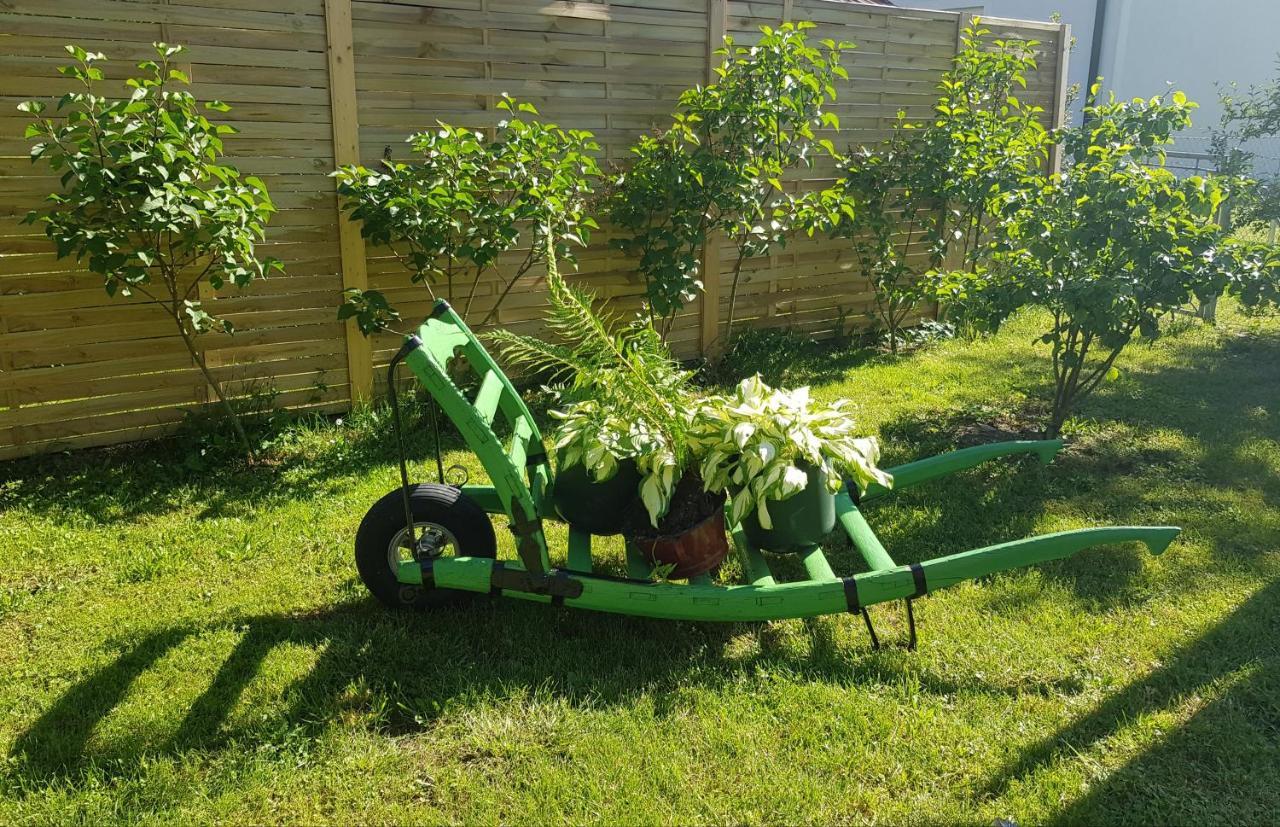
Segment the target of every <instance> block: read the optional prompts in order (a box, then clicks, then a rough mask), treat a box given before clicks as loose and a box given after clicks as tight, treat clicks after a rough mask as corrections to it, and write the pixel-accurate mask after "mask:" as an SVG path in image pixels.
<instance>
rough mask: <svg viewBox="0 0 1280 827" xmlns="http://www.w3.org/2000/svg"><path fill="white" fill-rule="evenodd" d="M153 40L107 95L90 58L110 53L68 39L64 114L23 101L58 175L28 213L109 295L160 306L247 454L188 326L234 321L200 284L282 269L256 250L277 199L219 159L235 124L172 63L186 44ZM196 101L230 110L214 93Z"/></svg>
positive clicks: (40, 155) (224, 325)
mask: <svg viewBox="0 0 1280 827" xmlns="http://www.w3.org/2000/svg"><path fill="white" fill-rule="evenodd" d="M155 49H156V54H157V59H155V60H146V61H143V62H142V63H139V64H138V68H139V69H140V70H142V71H143V72H144V73H145V74H144V75H143V76H141V77H138V78H131V79H129V80H127V81H126V82H125V85H126V86H127V87H128V89H130V90H132V91H131V92H130V94H129V96H128V97H127V98H125V99H113V98H108V97H105V96H103V95H100V94H98V92H97V91H96V89H97V87H96V85H95V84H97V83H99V82H100V81H102V79H103V73H102V70H101V69H100V68H99V67H98V65H97V64H99V63H101V62H103V61H105V60H106V57H105V56H104V55H102V54H98V53H90V52H86V51H85V50H84V49H82V48H80V47H78V46H68V47H67V51H68V53H70V54H71V55H72V57H74V58H75V60H76V62H75V63H74V64H72V65H69V66H64V67H62V68H61V69H59V71H60V72H61V73H62V74H63V75H66V76H68V77H72V78H75V79H76V80H78V81H80V82H81V84H82V87H83V88H82V89H81V90H79V91H75V92H71V93H68V94H66V95H64V96H62V98H61V99H59V100H58V103H57V106H56V110H57V112H58V113H59V114H60V115H62V118H61V120H60V121H55V120H53V119H51V118H49V117H45V116H44V112H45V111H46V106H45V105H44V104H43V103H40V102H39V101H28V102H26V103H23V104H20V105H19V107H18V108H19V110H21V111H23V112H28V113H31V114H33V115H36V116H38V120H36V122H34V123H32V124H31V125H29V126H28V127H27V130H26V137H27V138H29V139H34V140H36V141H37V143H36V144H35V145H34V146H33V147H32V149H31V158H32V161H33V162H34V161H45V162H47V163H48V164H49V167H50V168H51V169H52V170H54V171H55V172H60V173H61V174H62V178H61V183H62V191H61V192H57V193H53V194H52V195H50V196H49V199H48V200H49V202H50V206H49V208H48V209H47V210H44V211H40V212H32V213H31V214H29V215H28V216H27V218H26V221H27V222H28V223H35V222H37V221H39V222H42V223H43V224H44V230H45V234H46V235H48V236H49V238H50V239H51V240H52V241H53V243H54V246H55V247H56V249H57V252H58V257H59V258H62V257H66V256H74V257H75V258H76V259H77V260H81V261H84V262H85V263H86V265H87V266H88V268H89V269H90V270H92V271H93V272H95V273H98V274H100V275H101V276H102V277H103V285H104V287H105V288H106V291H107V294H108V295H111V296H114V295H116V294H117V293H119V294H121V295H125V296H129V295H133V294H135V293H136V294H139V295H141V296H144V297H146V298H147V299H148V300H149V301H151V302H153V303H154V304H156V305H157V306H159V307H161V308H163V309H164V311H165V312H166V313H167V314H168V315H169V316H170V317H171V318H172V319H173V321H174V323H175V325H176V326H177V329H178V333H179V334H180V335H181V337H182V340H183V342H184V343H185V344H186V346H187V349H188V350H189V351H190V353H191V358H192V360H193V361H194V362H195V363H196V365H197V366H198V367H199V368H200V370H201V371H202V372H203V373H204V376H205V379H206V380H207V381H208V383H209V385H210V386H211V387H212V388H213V389H214V390H215V392H216V394H217V396H218V398H219V400H221V403H222V405H223V407H224V409H225V411H226V413H227V414H228V415H229V416H230V417H231V419H232V421H233V422H236V423H237V431H238V432H239V434H240V437H241V442H242V444H243V447H244V448H245V450H246V451H247V452H249V453H252V450H251V448H250V445H249V441H248V439H247V437H245V435H244V433H243V429H242V428H240V427H239V425H238V420H237V419H236V417H235V415H234V411H233V410H232V408H231V406H230V404H229V403H228V402H227V400H226V397H225V395H224V394H223V391H222V387H221V384H220V383H219V382H218V380H217V379H216V378H215V377H214V376H213V374H211V373H210V372H209V370H208V368H207V367H206V365H205V360H204V355H203V352H202V351H201V350H200V349H199V348H197V347H196V346H195V343H194V337H195V335H196V334H199V333H202V332H205V331H207V330H210V329H214V328H217V329H219V330H223V331H226V332H231V330H232V324H231V322H230V321H229V320H226V319H219V318H217V317H215V316H214V315H212V314H211V313H210V312H209V311H208V309H207V308H206V307H205V305H204V304H203V303H202V302H201V301H200V285H201V284H202V283H208V285H209V286H211V287H212V288H213V289H215V290H217V289H221V288H222V287H223V285H224V284H227V283H231V284H234V285H236V286H239V287H243V286H245V285H247V284H248V283H249V282H251V281H252V280H253V279H255V278H259V277H262V276H264V275H266V273H267V272H268V271H270V270H277V269H281V264H280V262H279V261H277V260H275V259H272V258H259V257H258V255H257V254H256V251H255V249H254V245H255V243H256V242H258V241H260V240H262V239H263V237H264V235H265V233H266V224H267V220H268V219H269V218H270V216H271V214H272V213H273V212H275V207H274V205H273V204H272V203H271V199H270V197H269V196H268V195H267V190H266V187H265V186H263V184H262V182H261V181H260V180H259V179H257V178H254V177H252V176H250V177H246V178H243V179H242V178H241V177H240V173H239V172H238V171H237V170H236V169H235V167H232V166H229V165H227V164H222V163H219V161H218V158H219V156H220V155H222V151H223V146H222V136H224V135H228V134H231V133H233V132H235V129H234V128H233V127H230V126H227V125H223V124H214V123H212V122H211V121H210V120H209V119H208V117H206V116H205V115H204V114H203V113H202V112H201V111H200V107H199V106H198V105H197V103H196V100H195V98H194V97H193V96H192V95H191V93H190V92H188V91H186V90H185V89H183V88H182V87H184V86H186V85H187V84H188V82H189V81H188V79H187V77H186V75H184V74H183V73H182V72H180V71H179V70H177V69H174V68H171V67H170V65H169V61H170V59H171V58H172V57H173V56H174V55H177V54H178V53H179V52H181V51H182V48H181V47H180V46H168V45H166V44H164V43H157V44H155ZM204 108H205V109H207V110H209V111H212V112H219V113H225V112H227V111H229V110H230V107H229V106H227V105H226V104H223V103H220V102H218V101H214V102H211V103H207V104H205V106H204Z"/></svg>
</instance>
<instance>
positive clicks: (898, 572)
mask: <svg viewBox="0 0 1280 827" xmlns="http://www.w3.org/2000/svg"><path fill="white" fill-rule="evenodd" d="M1178 531H1179V529H1177V528H1174V527H1170V526H1161V527H1141V526H1121V527H1109V528H1084V529H1079V530H1076V531H1061V532H1058V533H1056V534H1046V535H1044V536H1041V537H1031V538H1028V539H1025V540H1015V541H1013V542H1011V543H1001V544H999V545H994V546H988V547H986V548H980V549H975V550H973V551H966V552H962V553H960V554H952V555H949V556H947V557H939V558H937V559H936V560H928V561H926V562H924V563H921V564H920V568H921V569H922V570H923V572H924V577H925V583H926V586H927V588H928V590H929V591H936V590H937V589H942V588H946V587H947V586H951V585H954V584H956V583H959V582H961V581H963V580H971V579H974V578H978V577H982V576H984V575H988V574H993V573H995V572H998V571H1005V570H1007V569H1012V568H1017V567H1020V566H1027V565H1032V564H1035V563H1040V562H1044V561H1046V560H1056V559H1059V558H1062V557H1069V556H1071V555H1072V554H1075V553H1076V552H1078V551H1080V550H1082V549H1085V548H1089V547H1091V546H1098V545H1107V544H1112V543H1124V542H1132V541H1138V542H1142V543H1145V544H1146V545H1147V547H1148V548H1149V549H1150V550H1151V551H1152V552H1153V553H1155V554H1159V553H1160V552H1162V551H1164V549H1165V547H1166V546H1168V545H1169V543H1170V542H1171V541H1172V540H1173V538H1174V537H1175V536H1177V534H1178ZM493 562H494V561H492V560H489V559H487V558H479V557H453V558H444V559H441V560H437V561H436V562H435V563H434V565H433V566H432V577H433V578H434V581H435V585H437V586H440V587H443V588H450V589H463V590H466V591H475V592H487V591H489V586H490V578H491V576H492V571H493ZM505 565H506V566H507V567H508V568H516V567H517V564H516V563H514V562H511V561H508V562H506V563H505ZM566 576H568V577H570V578H571V579H573V580H575V581H578V582H580V583H581V584H582V594H581V595H580V596H579V597H575V598H569V599H566V600H565V605H567V606H574V607H577V608H582V609H594V610H596V611H602V612H616V613H618V614H627V615H639V616H643V617H656V618H665V619H672V620H719V621H755V620H780V619H783V618H794V617H814V616H817V615H823V614H839V613H841V612H846V611H848V610H849V603H848V600H847V597H846V586H845V584H846V582H847V581H853V583H855V584H856V586H857V593H858V600H859V602H860V603H861V605H863V606H870V605H873V604H876V603H884V602H887V601H890V600H900V599H902V598H905V597H911V596H912V595H914V594H915V592H916V583H915V576H914V575H913V573H912V570H911V567H910V566H898V567H896V568H893V569H885V570H881V571H871V572H865V573H863V574H859V575H855V576H854V577H852V578H845V579H844V580H804V581H800V582H795V583H777V584H772V585H761V586H754V585H752V586H712V585H685V584H679V583H641V582H636V581H634V580H622V579H615V578H604V577H590V576H582V575H579V574H574V573H570V574H568V575H566ZM399 579H400V580H401V582H404V583H421V582H422V570H421V568H420V567H419V566H418V564H417V563H416V562H412V561H409V562H404V563H401V564H400V571H399ZM503 594H504V595H506V596H508V597H519V598H523V599H526V600H536V601H541V602H547V601H549V600H550V598H548V597H547V596H546V595H539V594H532V593H528V592H520V591H513V590H510V589H507V590H504V591H503Z"/></svg>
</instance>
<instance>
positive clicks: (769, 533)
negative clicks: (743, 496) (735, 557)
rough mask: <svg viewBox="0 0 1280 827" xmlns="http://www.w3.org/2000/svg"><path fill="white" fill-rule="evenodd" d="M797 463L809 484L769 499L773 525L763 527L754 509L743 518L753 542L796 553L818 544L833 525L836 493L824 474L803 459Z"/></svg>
mask: <svg viewBox="0 0 1280 827" xmlns="http://www.w3.org/2000/svg"><path fill="white" fill-rule="evenodd" d="M796 467H797V468H799V469H800V470H802V471H804V472H806V473H807V474H808V475H809V484H808V485H806V486H805V488H804V490H803V491H801V492H799V493H797V494H795V495H794V496H791V497H788V498H787V499H785V500H769V516H770V517H771V518H772V519H773V528H770V529H766V528H763V527H762V526H761V525H760V519H759V518H758V517H757V516H756V512H755V511H754V510H753V511H750V512H748V513H747V515H746V516H745V517H743V518H742V531H743V533H744V534H746V535H747V539H748V540H750V541H751V544H752V545H753V546H756V547H757V548H762V549H766V550H768V551H772V552H774V553H775V554H798V553H799V552H802V551H808V550H809V549H811V548H815V547H816V546H818V544H820V543H821V542H822V538H823V537H825V536H827V534H828V533H830V532H831V530H832V529H833V528H835V527H836V497H835V495H834V494H832V493H831V492H830V491H828V490H827V475H826V474H824V473H822V471H821V470H819V469H817V468H814V467H813V466H812V465H808V464H805V463H796Z"/></svg>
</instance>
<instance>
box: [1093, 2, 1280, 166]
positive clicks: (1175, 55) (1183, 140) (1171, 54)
mask: <svg viewBox="0 0 1280 827" xmlns="http://www.w3.org/2000/svg"><path fill="white" fill-rule="evenodd" d="M1108 18H1109V19H1108V20H1107V25H1106V31H1105V32H1104V37H1103V48H1102V59H1101V61H1100V64H1099V73H1100V74H1101V75H1102V76H1103V77H1104V79H1105V81H1104V84H1103V87H1104V88H1105V89H1111V90H1115V93H1116V94H1117V95H1120V96H1123V97H1134V96H1141V97H1149V96H1151V95H1157V94H1160V93H1162V92H1164V91H1166V90H1168V89H1181V90H1182V91H1183V92H1186V93H1187V97H1189V98H1191V99H1192V100H1194V101H1196V102H1197V103H1199V104H1200V108H1199V109H1198V110H1196V113H1195V116H1194V124H1193V125H1192V127H1191V129H1189V130H1187V132H1186V133H1184V135H1183V136H1182V137H1180V138H1179V140H1178V149H1180V150H1183V151H1191V152H1198V151H1202V150H1203V149H1204V148H1206V147H1207V138H1208V134H1209V132H1210V131H1211V130H1212V129H1213V128H1214V127H1216V126H1217V125H1218V121H1219V119H1220V118H1221V116H1222V106H1221V104H1220V103H1219V102H1218V87H1219V86H1223V87H1225V86H1227V85H1228V84H1230V83H1231V82H1233V81H1234V82H1236V83H1238V84H1239V85H1240V86H1241V87H1246V86H1248V85H1250V84H1256V83H1265V82H1266V81H1268V80H1269V79H1271V78H1273V77H1275V76H1276V72H1277V66H1276V53H1277V51H1280V0H1111V3H1110V9H1109V11H1108ZM1258 151H1259V152H1263V153H1267V152H1269V151H1274V150H1269V149H1268V147H1266V146H1259V147H1258Z"/></svg>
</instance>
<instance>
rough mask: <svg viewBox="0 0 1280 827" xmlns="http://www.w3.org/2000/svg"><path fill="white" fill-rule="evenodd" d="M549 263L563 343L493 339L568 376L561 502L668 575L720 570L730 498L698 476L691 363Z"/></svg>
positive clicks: (565, 510) (556, 331)
mask: <svg viewBox="0 0 1280 827" xmlns="http://www.w3.org/2000/svg"><path fill="white" fill-rule="evenodd" d="M547 270H548V272H547V290H548V294H549V300H550V304H551V309H550V313H549V314H548V316H547V327H548V329H549V330H550V332H551V333H552V334H553V338H554V340H553V341H544V340H542V339H537V338H533V337H529V336H521V335H518V334H515V333H511V332H510V331H505V330H499V331H494V332H492V333H490V334H489V338H490V339H491V340H492V341H494V342H495V343H496V344H497V345H498V348H499V350H500V352H501V353H502V354H503V356H504V357H505V358H506V359H507V360H508V361H509V362H511V363H512V364H513V365H515V366H523V367H526V368H531V369H533V370H535V371H540V372H543V373H544V374H547V375H548V376H549V379H550V381H552V382H560V383H562V384H563V385H564V387H563V389H562V390H561V393H562V400H563V402H564V405H563V406H562V407H561V408H560V409H559V410H558V411H556V412H555V413H554V416H556V417H557V418H558V419H560V421H561V426H560V428H559V430H558V432H557V434H556V452H557V457H558V467H557V474H556V481H555V487H554V489H553V494H552V496H553V501H554V502H555V504H556V507H557V510H558V511H559V512H560V514H561V516H563V517H564V518H565V519H566V520H567V521H568V522H569V523H570V524H574V525H579V526H581V527H584V528H588V529H589V530H591V531H592V533H596V534H608V533H618V532H621V533H624V534H626V535H627V539H628V540H629V541H630V542H633V543H634V544H635V545H636V547H637V548H639V549H640V550H641V551H642V552H643V553H644V554H645V555H646V557H647V558H648V559H649V561H650V562H651V563H653V565H654V566H655V567H656V568H657V567H660V568H662V569H663V570H664V571H665V572H666V576H667V577H670V578H673V579H680V578H686V577H693V576H695V575H698V574H702V573H703V572H706V571H710V570H711V569H713V568H715V567H716V566H717V565H719V564H720V562H721V561H722V560H723V559H724V558H725V556H726V555H727V554H728V553H729V546H728V542H727V540H726V537H725V525H724V495H723V493H721V492H720V489H716V488H711V489H708V488H707V486H705V485H704V484H703V480H702V478H701V477H700V476H699V474H698V468H697V463H696V460H695V455H694V453H693V450H692V445H693V442H692V440H691V439H690V438H689V429H690V427H691V424H692V413H693V411H694V409H695V407H696V404H695V399H694V397H693V395H692V393H691V392H690V391H689V389H688V383H689V374H688V372H687V371H684V370H681V369H680V367H679V366H678V365H677V364H676V363H675V362H674V361H673V360H672V358H671V355H670V353H669V352H668V350H667V348H666V346H665V345H664V344H663V343H662V340H661V337H660V336H659V335H658V333H657V332H656V331H655V330H654V329H653V328H652V327H650V326H649V325H648V324H646V323H644V322H641V321H636V322H633V323H630V324H623V323H620V322H619V320H618V319H616V318H615V317H612V316H610V315H608V314H605V313H603V312H598V311H597V310H596V309H595V308H594V306H593V303H594V296H592V295H591V294H590V293H589V292H586V291H584V290H581V289H579V288H576V287H572V286H570V285H568V284H567V283H566V282H565V281H564V279H563V278H562V277H561V276H560V274H559V273H558V272H557V269H556V267H555V262H554V256H553V255H551V254H550V253H549V254H548V268H547ZM633 470H634V476H632V473H633ZM628 489H629V491H628Z"/></svg>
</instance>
